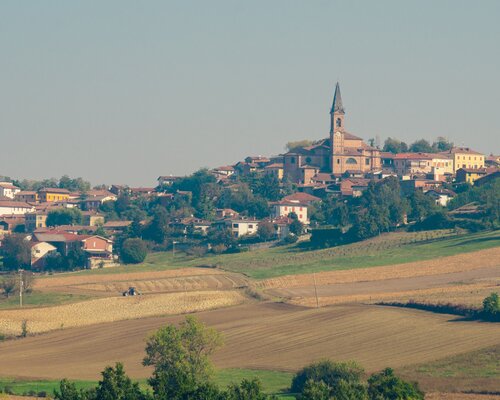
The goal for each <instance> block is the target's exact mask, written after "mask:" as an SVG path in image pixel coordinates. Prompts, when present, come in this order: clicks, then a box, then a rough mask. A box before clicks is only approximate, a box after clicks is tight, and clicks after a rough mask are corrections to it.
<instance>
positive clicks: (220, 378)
mask: <svg viewBox="0 0 500 400" xmlns="http://www.w3.org/2000/svg"><path fill="white" fill-rule="evenodd" d="M292 376H293V374H291V373H289V372H280V371H269V370H252V369H239V368H229V369H221V370H217V371H216V373H215V376H214V380H215V383H216V384H217V385H219V387H221V388H225V387H227V386H228V385H230V384H233V383H239V382H241V381H242V380H243V379H245V378H246V379H252V378H258V379H259V380H260V382H261V383H262V387H263V388H264V391H265V392H266V393H269V394H277V395H279V398H280V399H283V400H285V399H286V398H287V396H286V392H287V391H288V389H289V387H290V384H291V381H292ZM73 382H74V383H75V385H76V386H77V388H79V389H88V388H91V387H94V386H96V385H97V381H82V380H76V381H73ZM138 382H139V384H140V385H141V386H142V387H143V388H144V389H150V387H149V385H148V384H147V382H146V380H145V379H141V380H139V381H138ZM5 387H7V388H9V389H10V390H11V391H12V392H13V393H14V394H17V395H22V394H27V393H30V392H36V393H39V392H46V393H47V394H52V393H53V392H54V390H55V389H57V388H59V381H58V380H22V379H17V380H16V379H9V378H0V390H2V389H4V388H5ZM291 398H294V397H291Z"/></svg>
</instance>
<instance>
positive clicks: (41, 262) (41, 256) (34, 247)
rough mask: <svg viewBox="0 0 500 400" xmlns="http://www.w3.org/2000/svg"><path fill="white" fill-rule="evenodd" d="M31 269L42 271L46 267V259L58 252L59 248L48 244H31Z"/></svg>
mask: <svg viewBox="0 0 500 400" xmlns="http://www.w3.org/2000/svg"><path fill="white" fill-rule="evenodd" d="M30 247H31V269H33V270H42V269H44V267H45V257H46V256H47V255H49V254H50V253H54V252H56V251H57V248H56V247H55V246H53V245H51V244H50V243H47V242H30Z"/></svg>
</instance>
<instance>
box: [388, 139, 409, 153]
mask: <svg viewBox="0 0 500 400" xmlns="http://www.w3.org/2000/svg"><path fill="white" fill-rule="evenodd" d="M383 151H385V152H389V153H394V154H397V153H406V152H408V145H407V144H406V143H405V142H402V141H400V140H398V139H393V138H390V137H389V138H387V139H386V140H385V142H384V148H383Z"/></svg>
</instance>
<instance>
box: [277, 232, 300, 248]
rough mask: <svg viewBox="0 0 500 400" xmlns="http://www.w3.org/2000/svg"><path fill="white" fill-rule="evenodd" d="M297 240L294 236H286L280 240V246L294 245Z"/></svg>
mask: <svg viewBox="0 0 500 400" xmlns="http://www.w3.org/2000/svg"><path fill="white" fill-rule="evenodd" d="M297 240H299V238H298V237H297V236H295V235H292V234H290V235H286V236H285V237H284V238H283V239H281V244H284V245H286V244H294V243H297Z"/></svg>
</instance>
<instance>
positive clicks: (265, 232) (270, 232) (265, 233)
mask: <svg viewBox="0 0 500 400" xmlns="http://www.w3.org/2000/svg"><path fill="white" fill-rule="evenodd" d="M257 236H259V238H260V240H262V241H264V242H266V241H268V240H271V239H273V238H274V237H275V236H276V231H275V229H274V225H273V224H272V223H271V222H268V221H263V222H261V223H259V226H258V228H257Z"/></svg>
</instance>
